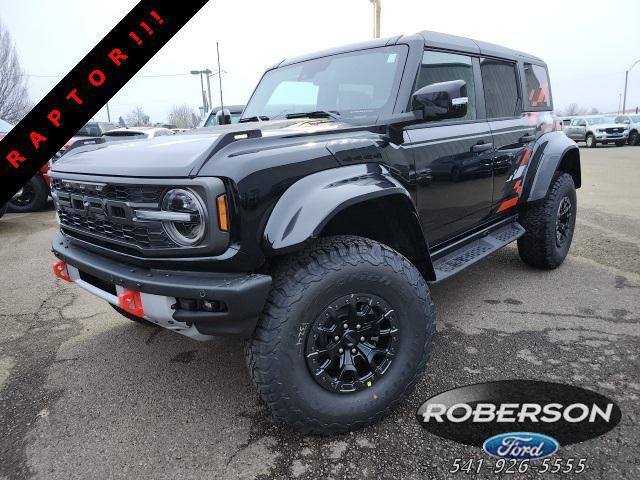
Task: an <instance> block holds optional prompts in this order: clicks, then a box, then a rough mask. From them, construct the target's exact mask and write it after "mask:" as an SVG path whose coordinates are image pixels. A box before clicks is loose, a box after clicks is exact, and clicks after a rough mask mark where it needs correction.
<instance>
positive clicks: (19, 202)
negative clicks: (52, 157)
mask: <svg viewBox="0 0 640 480" xmlns="http://www.w3.org/2000/svg"><path fill="white" fill-rule="evenodd" d="M12 128H13V125H11V124H10V123H8V122H5V121H1V123H0V140H2V139H3V138H4V137H5V135H6V134H7V133H8V132H9V131H10V130H11V129H12ZM49 183H50V180H49V164H48V163H46V164H45V165H43V166H42V167H41V168H40V170H39V171H38V173H36V174H35V175H34V176H33V177H31V180H29V181H28V182H27V183H26V184H25V185H24V186H23V187H22V188H21V189H20V190H19V191H18V192H17V193H16V194H15V195H14V196H13V198H12V199H11V200H9V202H7V204H6V205H5V206H4V208H5V209H8V210H9V211H10V212H16V213H26V212H33V211H35V210H40V209H41V208H42V207H44V206H45V205H46V204H47V200H48V199H49Z"/></svg>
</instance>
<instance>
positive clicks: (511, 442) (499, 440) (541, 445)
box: [482, 432, 560, 460]
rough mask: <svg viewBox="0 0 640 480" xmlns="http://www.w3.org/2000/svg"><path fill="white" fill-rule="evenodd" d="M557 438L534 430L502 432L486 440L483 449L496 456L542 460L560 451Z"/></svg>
mask: <svg viewBox="0 0 640 480" xmlns="http://www.w3.org/2000/svg"><path fill="white" fill-rule="evenodd" d="M559 448H560V444H559V443H558V441H557V440H556V439H555V438H551V437H549V436H547V435H542V434H540V433H532V432H510V433H501V434H500V435H495V436H493V437H491V438H488V439H487V440H485V442H484V443H483V444H482V449H483V450H484V451H485V452H487V453H488V454H489V455H491V456H492V457H494V458H508V459H514V460H541V459H543V458H547V457H549V456H551V455H553V454H554V453H556V452H557V451H558V449H559Z"/></svg>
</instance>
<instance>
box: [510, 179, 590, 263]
mask: <svg viewBox="0 0 640 480" xmlns="http://www.w3.org/2000/svg"><path fill="white" fill-rule="evenodd" d="M564 197H568V198H569V201H570V202H571V205H572V207H571V208H572V215H571V221H570V228H569V232H568V234H567V238H566V241H565V242H564V243H563V244H562V246H558V245H557V242H556V221H557V213H558V209H559V208H560V203H561V202H562V199H563V198H564ZM576 211H577V202H576V188H575V185H574V183H573V178H572V177H571V175H569V174H567V173H563V172H556V174H555V175H554V177H553V180H552V182H551V186H550V187H549V192H548V193H547V196H546V197H545V199H544V200H542V201H541V202H538V203H536V204H533V205H532V206H530V207H528V208H527V210H525V212H524V213H523V214H522V215H521V216H520V224H521V225H522V226H523V227H524V229H525V230H526V233H525V234H524V235H523V236H522V237H520V238H519V239H518V253H519V254H520V258H521V259H522V260H523V261H524V262H525V263H526V264H527V265H530V266H532V267H535V268H541V269H545V270H553V269H554V268H557V267H558V266H560V265H561V264H562V262H563V261H564V259H565V258H566V256H567V253H568V252H569V248H570V247H571V241H572V240H573V233H574V231H575V222H576Z"/></svg>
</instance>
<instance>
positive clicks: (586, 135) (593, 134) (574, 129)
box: [564, 115, 629, 148]
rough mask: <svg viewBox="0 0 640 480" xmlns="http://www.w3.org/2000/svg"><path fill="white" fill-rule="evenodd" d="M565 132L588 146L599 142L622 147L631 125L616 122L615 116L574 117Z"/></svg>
mask: <svg viewBox="0 0 640 480" xmlns="http://www.w3.org/2000/svg"><path fill="white" fill-rule="evenodd" d="M564 133H565V134H566V135H567V136H568V137H569V138H571V139H572V140H574V141H576V142H585V143H586V144H587V147H589V148H595V147H596V146H597V145H598V143H602V144H604V145H606V144H607V143H610V142H611V143H615V144H616V145H617V146H618V147H622V146H623V145H624V144H625V143H627V138H628V137H629V126H628V125H625V124H623V123H615V121H614V118H613V117H606V116H604V115H594V116H581V117H574V118H573V120H571V124H570V125H569V126H568V127H565V129H564Z"/></svg>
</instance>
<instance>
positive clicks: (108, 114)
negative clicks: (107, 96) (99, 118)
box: [107, 102, 111, 123]
mask: <svg viewBox="0 0 640 480" xmlns="http://www.w3.org/2000/svg"><path fill="white" fill-rule="evenodd" d="M107 121H108V122H109V123H111V112H109V102H107Z"/></svg>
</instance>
